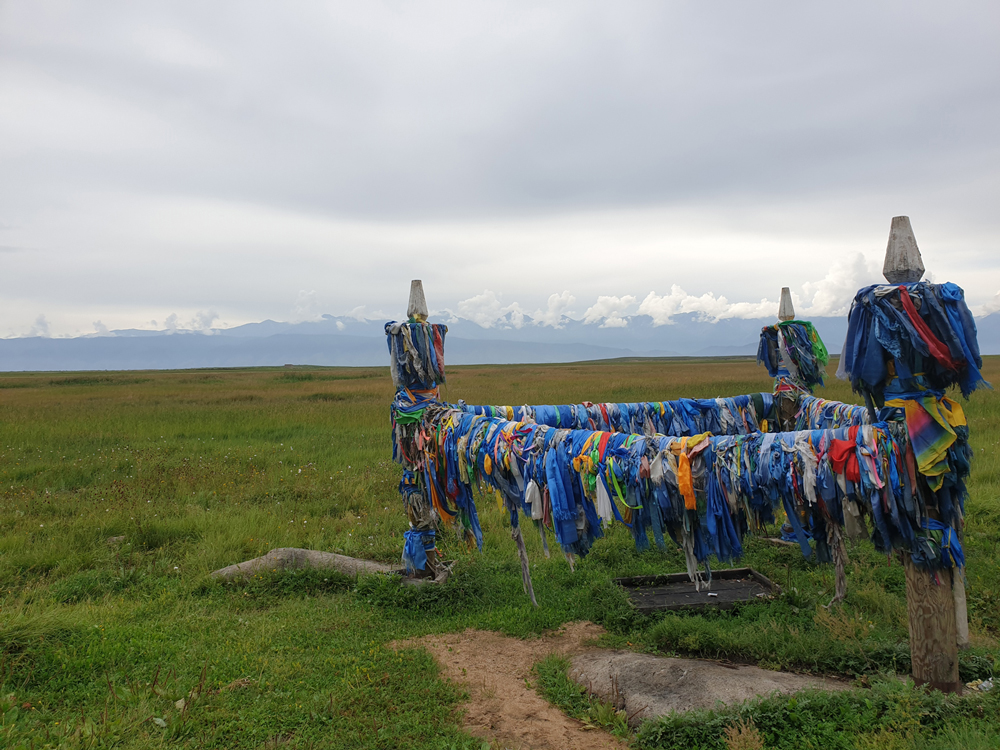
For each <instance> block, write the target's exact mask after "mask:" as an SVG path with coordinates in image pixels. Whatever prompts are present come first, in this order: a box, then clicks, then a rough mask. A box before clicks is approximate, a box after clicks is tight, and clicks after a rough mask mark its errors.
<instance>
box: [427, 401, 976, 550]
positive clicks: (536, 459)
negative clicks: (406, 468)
mask: <svg viewBox="0 0 1000 750" xmlns="http://www.w3.org/2000/svg"><path fill="white" fill-rule="evenodd" d="M475 408H476V407H471V408H470V407H466V409H469V410H463V411H460V410H458V409H454V408H450V407H447V406H444V405H440V406H429V407H428V408H427V409H426V411H425V413H424V415H423V426H424V433H425V434H426V435H427V436H429V438H430V440H431V442H432V443H433V445H427V444H425V446H424V448H423V450H422V455H423V463H424V467H425V472H424V477H425V478H426V481H427V482H428V484H429V485H430V487H429V489H430V490H431V492H432V494H433V495H434V496H436V497H438V498H440V500H441V502H442V504H443V505H444V506H446V507H449V506H450V505H456V506H460V507H464V508H465V509H466V513H468V510H469V509H473V508H474V507H475V502H474V498H473V490H474V489H475V488H477V487H479V488H482V487H487V488H490V489H492V490H494V491H495V492H498V493H500V495H501V497H502V498H504V500H505V502H507V503H508V504H509V505H511V506H514V507H515V508H518V509H520V511H521V512H522V513H524V514H525V515H526V516H528V517H529V518H532V519H534V520H536V521H538V522H540V523H541V525H542V533H544V532H545V530H550V531H551V532H552V533H553V534H554V535H555V537H556V540H557V541H558V542H559V543H560V545H561V546H562V547H563V549H564V550H565V551H567V552H572V553H576V554H581V555H582V554H586V553H587V551H588V550H589V549H590V546H591V545H592V544H593V542H594V540H596V539H597V538H599V537H600V536H601V535H602V525H603V524H606V523H609V522H611V521H612V520H613V519H619V520H622V521H624V522H626V523H628V524H629V526H630V529H631V531H632V534H633V537H634V539H635V543H636V545H637V547H638V548H640V549H644V548H647V547H648V546H649V538H648V535H649V534H650V533H651V534H652V535H653V538H654V541H655V543H656V544H657V545H658V546H663V545H664V543H665V542H664V532H665V533H666V535H669V536H670V537H671V538H672V539H673V540H674V541H675V542H676V543H678V544H680V545H681V546H683V547H686V548H688V547H689V548H690V550H691V554H692V556H693V557H694V558H695V559H696V560H698V561H699V562H700V561H704V560H706V559H707V558H708V557H709V556H710V555H715V556H716V557H717V558H718V559H720V560H729V559H732V558H734V557H738V556H739V555H740V554H741V553H742V541H741V540H742V538H743V535H744V534H745V533H746V532H747V531H748V530H749V528H751V527H752V526H756V525H758V524H761V523H765V522H772V521H773V520H774V511H775V509H777V508H783V509H784V510H785V512H786V514H787V515H788V516H789V520H790V521H791V522H792V525H793V526H794V527H796V534H797V536H798V537H799V540H800V544H801V545H802V546H803V551H804V552H808V553H810V554H811V553H812V551H813V550H812V548H811V547H810V545H809V544H808V537H809V536H811V537H812V538H813V540H814V542H815V547H816V549H815V552H816V554H817V555H818V556H819V558H820V559H827V558H828V557H829V548H828V546H827V538H828V531H829V530H830V527H831V526H838V527H839V526H841V525H842V524H843V522H844V520H843V512H844V511H843V505H844V503H845V501H853V502H857V503H859V504H861V505H862V506H863V507H865V508H866V510H867V511H868V512H869V513H870V515H871V517H872V519H873V521H874V525H875V531H874V534H873V541H874V542H875V544H876V546H877V547H878V548H879V549H881V550H883V551H888V550H889V549H893V548H897V549H907V550H910V549H912V548H913V545H914V544H915V543H916V538H917V535H918V532H920V531H921V521H922V518H923V516H924V514H923V511H922V508H921V506H920V504H919V501H918V498H919V495H918V493H917V492H916V491H915V488H914V487H913V486H912V474H911V473H909V472H907V470H906V467H905V456H906V450H907V441H906V437H905V433H904V432H901V431H899V430H896V431H895V432H894V431H893V430H892V429H890V426H889V425H887V424H885V423H879V424H876V425H863V426H858V425H855V426H853V427H851V428H839V429H835V430H813V431H809V432H797V433H796V432H789V433H767V434H762V433H753V434H746V435H725V436H714V435H704V436H700V437H693V438H692V437H688V438H687V440H685V439H684V436H680V437H671V436H665V435H654V436H647V435H637V434H623V433H611V432H607V431H599V430H598V431H595V430H576V429H560V428H554V427H551V426H548V425H542V424H538V423H528V422H521V421H516V422H515V421H510V420H506V419H501V418H499V417H492V418H491V417H488V416H486V415H485V414H475V413H471V410H475ZM953 472H956V469H955V467H953ZM959 473H960V472H959ZM953 479H954V480H955V482H954V483H953V485H952V487H953V488H954V487H958V486H960V485H961V482H962V480H963V479H964V477H962V476H959V475H958V473H956V475H955V476H954V477H953ZM953 500H954V501H955V502H957V503H958V504H959V505H960V504H961V503H962V501H963V497H962V493H961V492H959V493H958V494H957V495H955V496H954V498H953ZM539 505H540V506H541V507H538V506H539ZM460 515H461V513H456V512H454V511H453V512H452V513H451V514H450V517H452V518H457V517H458V516H460ZM445 522H446V524H447V522H448V521H447V519H445ZM940 564H945V563H944V562H942V561H940V559H938V560H928V561H927V565H928V566H929V567H936V566H938V565H940Z"/></svg>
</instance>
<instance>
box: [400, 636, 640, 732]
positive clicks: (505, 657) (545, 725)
mask: <svg viewBox="0 0 1000 750" xmlns="http://www.w3.org/2000/svg"><path fill="white" fill-rule="evenodd" d="M603 632H604V630H603V628H601V627H600V626H599V625H594V624H593V623H590V622H574V623H568V624H567V625H565V626H563V627H562V628H561V629H560V630H558V631H556V632H555V633H552V634H549V635H545V636H542V637H540V638H529V639H525V640H521V639H519V638H508V637H507V636H503V635H500V634H499V633H491V632H487V631H482V630H466V631H465V632H464V633H449V634H446V635H429V636H425V637H423V638H418V639H414V640H410V641H402V642H397V643H395V644H393V647H395V648H402V647H416V648H426V649H427V650H428V651H430V652H431V654H433V656H434V658H435V659H437V662H438V664H440V665H441V668H442V671H443V672H444V676H445V677H447V678H448V679H450V680H453V681H455V682H457V683H461V684H462V685H463V686H464V687H465V689H466V690H467V691H468V693H469V702H468V704H467V705H466V707H465V709H466V713H465V727H466V729H467V730H468V731H469V732H471V733H472V734H474V735H476V736H478V737H483V738H485V739H488V740H491V741H494V740H495V741H497V742H499V743H500V744H501V745H502V746H503V747H505V748H509V750H563V749H564V748H578V749H579V750H607V749H608V748H611V749H613V750H624V749H625V748H626V747H627V745H626V744H625V743H624V742H621V741H619V740H618V739H617V738H615V737H613V736H611V735H610V734H608V733H607V732H604V731H602V730H595V729H584V727H583V724H582V723H581V722H579V721H576V720H575V719H571V718H569V717H568V716H566V715H565V714H564V713H562V711H560V710H559V709H557V708H555V707H554V706H553V705H551V704H550V703H549V702H548V701H546V700H545V699H544V698H542V697H541V696H540V695H539V694H538V693H537V692H535V689H534V688H533V687H527V685H526V681H528V682H530V683H531V684H534V682H535V676H534V675H533V674H532V672H531V668H532V667H533V666H534V664H535V662H538V661H541V660H542V659H544V658H545V657H546V656H548V655H550V654H558V655H560V656H566V657H571V656H575V655H577V654H582V653H585V652H588V651H592V650H594V649H593V647H591V646H588V645H587V643H588V641H592V640H594V639H595V638H597V637H598V636H599V635H601V634H602V633H603Z"/></svg>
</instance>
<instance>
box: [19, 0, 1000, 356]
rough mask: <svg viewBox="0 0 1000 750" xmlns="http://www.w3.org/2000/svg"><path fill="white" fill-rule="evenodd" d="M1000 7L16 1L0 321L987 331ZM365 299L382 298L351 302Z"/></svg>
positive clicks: (994, 307) (994, 288)
mask: <svg viewBox="0 0 1000 750" xmlns="http://www.w3.org/2000/svg"><path fill="white" fill-rule="evenodd" d="M998 31H1000V6H998V5H996V4H995V3H991V2H986V1H985V0H984V1H983V2H971V3H963V4H961V5H959V6H949V7H947V8H946V7H944V6H941V5H940V4H938V3H933V2H927V1H925V2H907V3H901V2H899V3H887V4H880V5H872V4H870V3H864V2H860V1H856V2H845V3H837V4H827V5H808V4H806V5H801V4H800V5H795V6H789V5H788V4H785V3H770V2H765V3H755V4H753V5H752V6H751V5H748V4H745V3H737V2H729V3H722V4H705V3H696V2H671V3H662V4H650V3H645V2H639V1H638V0H635V1H631V0H625V1H624V2H620V3H602V2H587V1H583V2H550V3H542V4H534V5H532V6H530V7H526V6H524V5H523V4H518V3H511V2H488V1H487V2H483V3H475V4H469V3H460V2H457V0H456V1H453V2H427V3H420V4H399V3H395V2H388V1H387V2H370V3H329V2H328V3H313V2H298V1H295V0H290V1H289V2H287V3H282V4H281V5H280V6H275V5H273V4H270V3H265V2H261V1H260V0H241V1H240V2H235V0H233V1H231V2H219V3H212V4H208V5H206V4H204V3H200V2H195V1H194V0H177V1H176V2H172V3H169V4H165V5H147V4H135V3H128V2H124V0H122V1H118V2H112V1H110V0H108V1H102V0H98V1H96V2H93V3H87V4H86V5H77V4H72V3H65V2H60V1H59V0H51V1H47V0H9V1H8V2H6V3H3V4H2V5H0V101H3V102H4V103H5V106H4V107H3V108H0V173H2V174H3V175H4V177H5V179H3V180H0V264H2V265H0V268H2V271H3V272H2V273H0V335H7V336H21V335H42V336H67V335H79V334H89V333H98V334H100V333H102V332H106V331H108V330H111V329H115V328H133V327H135V328H158V329H171V330H174V329H176V330H181V329H192V330H201V331H211V330H212V329H213V328H219V327H228V326H232V325H237V324H240V323H245V322H252V321H259V320H263V319H266V318H271V319H276V320H288V321H302V320H311V319H314V318H315V317H316V316H318V315H320V314H322V313H333V314H339V315H346V316H348V317H352V316H353V317H364V316H365V315H373V316H375V315H376V312H377V311H382V310H387V311H389V314H388V315H384V316H383V315H382V314H381V313H379V314H378V315H377V317H399V316H400V315H401V314H402V310H403V308H404V307H405V303H406V293H407V289H408V284H409V280H410V279H411V278H422V279H423V280H424V282H425V287H426V290H427V294H428V301H429V302H430V303H431V306H432V307H434V308H437V309H439V310H442V311H444V312H445V313H446V314H448V315H455V316H459V317H462V318H467V319H469V320H473V321H475V322H476V323H478V324H480V325H482V326H484V327H498V326H511V327H518V326H522V325H528V324H537V325H550V326H559V325H561V324H562V323H561V321H563V320H564V316H568V317H572V318H575V319H577V320H583V321H584V322H586V323H588V324H592V325H595V326H602V327H605V328H612V329H613V328H616V327H617V328H621V327H624V326H627V325H628V324H629V320H630V317H631V316H635V315H648V316H650V317H651V318H652V320H653V321H654V324H655V325H669V324H670V323H671V322H672V321H673V320H674V319H675V318H676V316H678V315H681V314H685V313H694V314H696V315H697V316H699V318H700V319H703V320H707V321H718V320H725V319H727V318H758V317H771V316H773V314H774V310H775V309H776V306H777V302H776V300H777V296H778V292H779V290H780V288H781V287H782V286H789V287H791V288H792V290H793V293H794V295H795V304H796V310H797V311H798V312H799V314H800V315H802V316H811V317H821V316H831V315H842V314H844V313H845V312H846V309H847V306H849V304H850V300H851V299H852V297H853V295H854V293H855V291H856V290H857V289H858V288H860V287H862V286H865V285H867V284H870V283H877V282H878V281H879V280H880V279H881V274H880V269H881V262H882V254H883V253H884V248H885V242H886V238H887V235H888V229H889V221H890V219H891V217H892V216H894V215H899V214H907V215H909V216H910V217H911V218H912V220H913V226H914V230H915V232H916V236H917V241H918V243H919V245H920V247H921V251H922V252H923V255H924V263H925V265H926V266H927V268H928V269H930V271H931V275H932V277H933V278H934V279H935V280H939V281H945V280H950V281H954V282H956V283H958V284H960V285H961V286H963V287H964V288H965V290H966V294H967V300H968V302H969V304H970V306H972V307H973V310H974V311H975V313H976V314H977V315H980V316H982V315H987V314H990V313H993V312H1000V252H997V250H998V246H1000V213H998V212H997V211H996V210H995V205H994V204H995V196H996V195H998V194H1000V129H998V128H996V126H995V123H996V122H997V121H998V120H1000V45H997V44H996V43H995V40H996V36H997V32H998ZM365 311H373V312H369V313H366V312H365Z"/></svg>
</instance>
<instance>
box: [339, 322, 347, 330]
mask: <svg viewBox="0 0 1000 750" xmlns="http://www.w3.org/2000/svg"><path fill="white" fill-rule="evenodd" d="M345 328H347V326H346V325H344V321H342V320H338V321H337V330H338V331H343V330H344V329H345Z"/></svg>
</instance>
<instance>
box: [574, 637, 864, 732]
mask: <svg viewBox="0 0 1000 750" xmlns="http://www.w3.org/2000/svg"><path fill="white" fill-rule="evenodd" d="M570 664H571V666H570V671H569V676H570V678H571V679H573V680H574V681H576V682H577V683H578V684H580V685H582V686H583V687H585V688H587V689H588V690H589V691H590V692H591V693H592V694H594V695H596V696H598V697H599V698H600V699H601V700H603V701H605V702H606V703H612V704H614V705H615V707H616V708H619V709H625V711H626V712H627V713H628V716H629V722H630V723H631V724H632V725H633V726H634V725H636V724H638V723H639V721H641V720H643V719H652V718H655V717H657V716H664V715H666V714H669V713H671V712H682V711H690V710H692V709H695V708H713V707H715V705H716V702H719V701H721V702H722V703H725V704H727V705H734V704H737V703H742V702H744V701H747V700H750V699H753V698H758V697H762V696H766V695H770V694H771V693H775V692H778V693H783V694H787V693H795V692H798V691H800V690H806V689H809V688H812V689H819V690H847V689H849V688H850V685H849V683H847V682H844V681H841V680H834V679H830V678H827V677H811V676H807V675H799V674H791V673H789V672H772V671H769V670H766V669H761V668H760V667H749V666H736V665H728V664H720V663H719V662H714V661H702V660H699V659H677V658H671V657H665V656H652V655H649V654H636V653H633V652H631V651H595V652H591V653H586V654H580V655H579V656H575V657H573V659H572V661H571V662H570Z"/></svg>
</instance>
